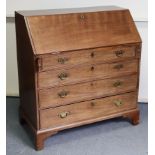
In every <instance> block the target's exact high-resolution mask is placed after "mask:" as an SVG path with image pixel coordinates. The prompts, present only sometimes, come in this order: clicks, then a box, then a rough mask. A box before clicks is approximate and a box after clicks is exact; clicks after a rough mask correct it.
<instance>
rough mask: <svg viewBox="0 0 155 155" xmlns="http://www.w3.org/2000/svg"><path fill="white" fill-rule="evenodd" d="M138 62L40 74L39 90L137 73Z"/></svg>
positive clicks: (75, 68)
mask: <svg viewBox="0 0 155 155" xmlns="http://www.w3.org/2000/svg"><path fill="white" fill-rule="evenodd" d="M137 70H138V60H136V59H135V60H130V61H122V62H116V63H105V64H98V65H96V64H94V65H93V64H89V65H85V66H80V67H74V68H71V69H61V70H51V71H46V72H40V73H39V74H38V84H39V88H47V87H53V86H61V85H66V84H72V83H77V82H83V81H91V80H95V79H99V78H109V77H115V76H121V75H127V74H129V73H136V72H137Z"/></svg>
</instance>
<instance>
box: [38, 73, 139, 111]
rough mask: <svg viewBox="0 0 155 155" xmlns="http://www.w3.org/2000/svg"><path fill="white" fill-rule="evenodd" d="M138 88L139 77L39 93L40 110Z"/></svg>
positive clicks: (51, 89)
mask: <svg viewBox="0 0 155 155" xmlns="http://www.w3.org/2000/svg"><path fill="white" fill-rule="evenodd" d="M136 88H137V75H131V76H125V77H119V78H113V79H105V80H98V81H92V82H87V83H80V84H76V85H68V86H62V87H56V88H50V89H45V90H40V91H39V104H40V108H45V107H55V106H59V105H65V104H70V103H73V102H80V101H84V100H87V99H94V98H97V97H103V96H107V95H108V96H109V95H112V94H118V93H123V92H127V91H133V90H135V89H136Z"/></svg>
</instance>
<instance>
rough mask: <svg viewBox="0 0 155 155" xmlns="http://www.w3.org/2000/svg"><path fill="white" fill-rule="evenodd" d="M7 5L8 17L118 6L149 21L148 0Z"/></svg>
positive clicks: (23, 0)
mask: <svg viewBox="0 0 155 155" xmlns="http://www.w3.org/2000/svg"><path fill="white" fill-rule="evenodd" d="M6 4H7V8H6V13H7V16H14V11H15V10H35V9H53V8H54V9H56V8H70V7H71V8H74V7H87V6H101V5H118V6H121V7H125V8H129V9H130V11H131V13H132V14H133V17H134V20H136V21H139V20H141V21H145V20H147V0H117V1H116V0H7V1H6Z"/></svg>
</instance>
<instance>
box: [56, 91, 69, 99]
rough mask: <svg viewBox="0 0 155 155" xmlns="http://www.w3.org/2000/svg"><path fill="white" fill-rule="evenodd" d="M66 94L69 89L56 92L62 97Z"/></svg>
mask: <svg viewBox="0 0 155 155" xmlns="http://www.w3.org/2000/svg"><path fill="white" fill-rule="evenodd" d="M68 94H69V91H65V90H63V91H61V92H59V93H58V96H59V97H60V98H64V97H66V96H67V95H68Z"/></svg>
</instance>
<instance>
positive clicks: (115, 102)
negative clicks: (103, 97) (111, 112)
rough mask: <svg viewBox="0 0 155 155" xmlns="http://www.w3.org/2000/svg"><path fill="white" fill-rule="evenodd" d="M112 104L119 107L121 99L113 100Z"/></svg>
mask: <svg viewBox="0 0 155 155" xmlns="http://www.w3.org/2000/svg"><path fill="white" fill-rule="evenodd" d="M114 104H115V106H117V107H120V106H121V105H122V104H123V102H122V101H121V100H116V101H114Z"/></svg>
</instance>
